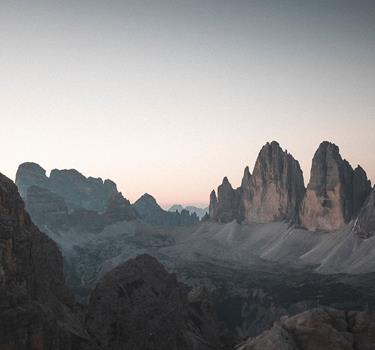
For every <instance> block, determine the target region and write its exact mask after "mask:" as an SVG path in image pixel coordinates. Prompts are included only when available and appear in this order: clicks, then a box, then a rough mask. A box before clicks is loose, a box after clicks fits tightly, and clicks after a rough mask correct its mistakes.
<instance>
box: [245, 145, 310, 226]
mask: <svg viewBox="0 0 375 350" xmlns="http://www.w3.org/2000/svg"><path fill="white" fill-rule="evenodd" d="M246 176H247V177H248V175H246ZM243 182H245V183H246V182H249V181H246V179H244V180H243ZM246 192H247V193H246ZM244 193H245V194H244V197H243V203H244V205H245V206H246V210H245V212H244V218H245V220H246V221H248V222H261V223H266V222H272V221H281V220H290V221H295V220H296V219H297V218H298V211H299V206H300V203H301V201H302V199H303V196H304V193H305V187H304V182H303V174H302V170H301V168H300V165H299V163H298V161H296V160H295V159H294V158H293V157H292V156H291V155H290V154H289V153H288V152H287V151H283V150H282V149H281V147H280V146H279V144H278V143H277V142H275V141H274V142H271V143H267V144H266V145H265V146H263V148H262V150H261V151H260V153H259V156H258V159H257V161H256V163H255V167H254V171H253V174H252V176H251V180H250V183H249V184H248V189H247V190H246V191H244Z"/></svg>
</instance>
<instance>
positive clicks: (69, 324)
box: [0, 174, 88, 350]
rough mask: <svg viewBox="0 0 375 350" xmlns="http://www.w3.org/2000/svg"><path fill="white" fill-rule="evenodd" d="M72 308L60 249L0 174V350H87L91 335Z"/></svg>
mask: <svg viewBox="0 0 375 350" xmlns="http://www.w3.org/2000/svg"><path fill="white" fill-rule="evenodd" d="M74 308H75V305H74V302H73V299H72V298H71V296H70V294H69V293H68V292H67V290H66V289H65V285H64V274H63V262H62V256H61V253H60V251H59V250H58V248H57V246H56V244H55V243H54V242H53V241H52V240H50V239H49V238H47V236H46V235H44V234H43V233H41V232H40V231H39V230H38V229H37V227H36V226H35V225H34V224H33V223H32V222H31V220H30V217H29V215H28V214H27V213H26V211H25V210H24V204H23V201H22V199H21V197H20V195H19V194H18V191H17V187H16V186H15V185H14V184H13V183H12V181H10V180H9V179H7V178H6V177H5V176H3V175H1V174H0V349H14V350H26V349H36V350H43V349H75V348H77V347H76V346H82V349H83V348H84V346H85V344H86V345H88V336H87V333H86V332H85V331H84V329H83V327H82V325H81V323H80V320H79V313H78V312H77V314H73V312H72V310H73V309H74Z"/></svg>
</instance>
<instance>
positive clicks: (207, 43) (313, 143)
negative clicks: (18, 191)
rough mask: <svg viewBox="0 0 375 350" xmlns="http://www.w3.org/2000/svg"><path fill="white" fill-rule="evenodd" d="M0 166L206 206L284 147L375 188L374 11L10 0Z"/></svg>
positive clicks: (2, 18) (6, 4)
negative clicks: (67, 174)
mask: <svg viewBox="0 0 375 350" xmlns="http://www.w3.org/2000/svg"><path fill="white" fill-rule="evenodd" d="M0 76H1V78H0V117H1V125H0V126H1V127H0V145H1V150H2V157H1V165H0V172H2V173H4V174H5V175H7V176H9V177H11V178H12V179H14V177H15V173H16V170H17V167H18V165H19V164H20V163H22V162H24V161H34V162H37V163H39V164H40V165H42V166H43V167H44V168H45V169H46V170H47V172H49V171H50V170H51V169H53V168H76V169H78V170H79V171H81V172H82V173H83V174H85V175H91V176H96V177H97V176H100V177H102V178H110V179H112V180H114V181H115V182H116V183H117V184H118V187H119V189H120V190H121V191H122V192H123V194H124V195H125V196H126V197H127V198H129V199H130V200H131V201H134V200H136V199H137V198H138V197H139V196H140V195H142V194H143V193H144V192H148V193H150V194H152V195H153V196H155V197H156V199H157V200H158V201H159V202H160V203H161V204H162V205H163V206H169V205H170V204H173V203H181V204H196V205H201V206H203V205H207V202H208V196H209V193H210V191H211V189H213V188H216V186H217V185H218V184H219V183H221V180H222V178H223V176H225V175H226V176H228V178H229V180H230V182H231V183H232V185H233V186H238V185H239V184H240V179H241V177H242V174H243V169H244V167H245V166H246V165H249V166H250V170H251V169H252V167H253V165H254V162H255V159H256V156H257V154H258V152H259V150H260V148H261V146H262V145H263V144H264V143H266V142H267V141H272V140H277V141H278V142H279V143H280V144H281V146H282V147H283V148H287V149H288V151H289V152H290V153H292V154H293V155H294V157H295V158H296V159H298V160H299V161H300V163H301V166H302V168H303V171H304V175H305V182H306V183H307V182H308V177H309V172H310V166H311V159H312V156H313V154H314V152H315V150H316V148H317V147H318V145H319V143H320V142H321V141H323V140H329V141H332V142H335V143H336V144H338V145H339V146H340V149H341V153H342V155H343V157H345V158H346V159H348V161H349V162H350V163H351V164H352V166H356V165H357V164H361V165H362V166H363V167H364V169H365V170H366V171H367V173H368V175H369V176H370V178H371V179H372V181H375V1H361V0H353V1H347V0H337V1H336V0H335V1H333V0H332V1H331V0H325V1H321V0H313V1H302V0H300V1H283V0H277V1H276V0H275V1H268V0H258V1H250V0H249V1H245V0H230V1H229V0H227V1H223V0H217V1H209V0H200V1H189V0H185V1H182V0H181V1H177V0H175V1H158V0H151V1H141V0H136V1H125V0H123V1H104V0H103V1H98V0H87V1H79V0H75V1H69V0H64V1H53V0H48V1H33V0H27V1H17V0H11V1H10V0H9V1H8V0H0Z"/></svg>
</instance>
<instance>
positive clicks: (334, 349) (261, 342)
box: [237, 308, 375, 350]
mask: <svg viewBox="0 0 375 350" xmlns="http://www.w3.org/2000/svg"><path fill="white" fill-rule="evenodd" d="M374 348H375V322H374V320H373V319H372V318H371V317H370V315H369V314H368V313H366V312H358V311H350V312H345V311H339V310H336V309H333V308H316V309H312V310H308V311H305V312H303V313H301V314H298V315H295V316H292V317H283V318H281V319H280V321H279V322H276V323H275V325H274V326H273V327H272V328H271V329H270V330H269V331H266V332H264V333H262V334H261V335H260V336H258V337H256V338H253V339H249V340H248V341H247V342H245V343H244V344H242V345H240V346H239V347H238V348H237V349H238V350H277V349H278V350H279V349H282V350H315V349H319V350H354V349H361V350H370V349H374Z"/></svg>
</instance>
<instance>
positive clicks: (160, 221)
mask: <svg viewBox="0 0 375 350" xmlns="http://www.w3.org/2000/svg"><path fill="white" fill-rule="evenodd" d="M133 208H134V209H135V211H136V213H137V214H138V216H139V217H140V218H141V219H142V220H143V221H144V222H146V223H148V224H150V225H155V226H160V227H173V226H187V225H194V224H196V223H198V222H199V218H198V216H197V215H196V214H195V213H192V214H190V213H189V212H187V211H186V210H185V211H183V212H181V213H179V212H177V211H175V212H168V211H166V210H164V209H162V208H161V207H160V206H159V204H158V203H157V202H156V200H155V198H154V197H152V196H151V195H149V194H148V193H145V194H144V195H142V197H140V198H139V199H138V200H137V201H136V202H135V203H134V204H133Z"/></svg>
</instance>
